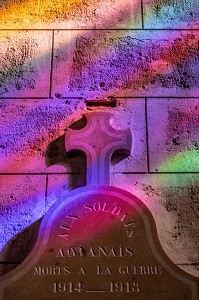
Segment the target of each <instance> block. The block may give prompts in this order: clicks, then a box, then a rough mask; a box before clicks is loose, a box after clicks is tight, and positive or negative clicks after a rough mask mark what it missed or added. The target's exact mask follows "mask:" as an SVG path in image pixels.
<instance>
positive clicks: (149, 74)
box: [0, 1, 198, 247]
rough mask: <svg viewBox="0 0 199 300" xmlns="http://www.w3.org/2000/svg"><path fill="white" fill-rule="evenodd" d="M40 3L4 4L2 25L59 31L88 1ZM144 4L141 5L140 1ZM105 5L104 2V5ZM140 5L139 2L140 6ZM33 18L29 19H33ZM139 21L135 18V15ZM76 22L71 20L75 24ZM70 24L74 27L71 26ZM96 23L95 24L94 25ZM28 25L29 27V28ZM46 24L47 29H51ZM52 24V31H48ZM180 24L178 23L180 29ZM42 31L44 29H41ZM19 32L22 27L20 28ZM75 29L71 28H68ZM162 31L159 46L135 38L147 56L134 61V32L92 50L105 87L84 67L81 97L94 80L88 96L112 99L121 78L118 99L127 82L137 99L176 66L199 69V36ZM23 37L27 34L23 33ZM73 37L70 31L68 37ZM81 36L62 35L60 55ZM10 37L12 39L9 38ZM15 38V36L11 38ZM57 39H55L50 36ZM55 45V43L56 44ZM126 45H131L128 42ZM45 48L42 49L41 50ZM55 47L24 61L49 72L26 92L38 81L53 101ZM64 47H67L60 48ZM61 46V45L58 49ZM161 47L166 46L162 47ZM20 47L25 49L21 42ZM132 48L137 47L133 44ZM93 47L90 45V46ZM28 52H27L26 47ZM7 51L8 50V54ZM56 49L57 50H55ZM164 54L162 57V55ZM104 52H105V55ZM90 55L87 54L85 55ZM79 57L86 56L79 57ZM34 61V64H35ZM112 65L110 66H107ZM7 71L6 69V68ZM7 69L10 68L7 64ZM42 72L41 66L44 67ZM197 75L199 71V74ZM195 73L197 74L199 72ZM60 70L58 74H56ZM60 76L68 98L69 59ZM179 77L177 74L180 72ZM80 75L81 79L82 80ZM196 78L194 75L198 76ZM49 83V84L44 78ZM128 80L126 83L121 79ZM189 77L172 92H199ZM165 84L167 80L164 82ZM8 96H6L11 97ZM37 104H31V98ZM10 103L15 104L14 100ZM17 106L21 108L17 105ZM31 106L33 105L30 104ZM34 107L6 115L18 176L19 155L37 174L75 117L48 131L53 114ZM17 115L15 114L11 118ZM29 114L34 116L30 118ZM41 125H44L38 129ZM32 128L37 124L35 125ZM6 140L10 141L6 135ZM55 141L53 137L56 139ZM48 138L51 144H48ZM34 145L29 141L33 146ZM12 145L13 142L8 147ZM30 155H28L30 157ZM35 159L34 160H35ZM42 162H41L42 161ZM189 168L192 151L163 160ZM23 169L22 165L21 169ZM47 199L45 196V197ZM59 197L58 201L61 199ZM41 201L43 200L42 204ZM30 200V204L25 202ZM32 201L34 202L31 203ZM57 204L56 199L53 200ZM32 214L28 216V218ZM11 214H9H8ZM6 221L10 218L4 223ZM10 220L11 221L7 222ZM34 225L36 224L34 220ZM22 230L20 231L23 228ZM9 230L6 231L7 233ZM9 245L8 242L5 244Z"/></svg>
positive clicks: (6, 165)
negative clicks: (20, 24)
mask: <svg viewBox="0 0 199 300" xmlns="http://www.w3.org/2000/svg"><path fill="white" fill-rule="evenodd" d="M38 3H39V4H38V5H35V1H22V2H21V1H20V2H17V1H16V2H15V4H13V3H12V2H11V3H10V5H9V7H7V8H5V7H3V6H2V8H1V12H0V13H1V21H2V24H6V23H7V24H8V23H9V22H10V24H11V23H12V22H11V21H9V20H11V19H13V16H14V19H13V20H14V22H15V20H16V18H17V16H19V15H20V19H23V20H24V24H27V27H29V25H33V26H34V28H40V26H41V25H40V24H41V20H43V21H45V22H47V23H48V24H49V25H48V26H49V27H50V28H52V27H53V28H56V26H57V25H58V24H59V25H60V21H59V22H57V21H56V16H57V14H58V13H59V12H60V11H62V12H63V13H62V14H60V20H61V21H62V20H65V16H71V15H73V14H75V13H77V10H76V9H78V7H79V5H80V4H81V3H82V1H67V2H65V1H62V2H59V3H57V4H56V9H55V11H54V7H55V3H54V2H52V1H42V3H41V2H38ZM126 3H127V2H123V3H122V6H123V5H124V4H126ZM136 3H138V2H136ZM102 5H103V4H102ZM117 5H118V6H117V7H116V9H119V8H120V6H121V3H120V2H118V4H117ZM136 5H137V4H136ZM80 12H81V10H79V15H80ZM137 14H140V11H139V10H138V9H137ZM103 15H104V18H105V19H106V22H107V24H108V26H109V24H111V26H112V25H113V23H114V22H112V21H111V20H109V11H108V9H107V7H106V6H105V9H104V11H103ZM28 16H29V17H28ZM132 19H133V17H132ZM69 22H70V20H69ZM69 22H68V24H69ZM130 22H131V20H129V19H128V21H127V22H126V25H127V27H128V26H129V25H131V23H130ZM91 23H92V22H91ZM73 24H74V23H71V26H73ZM24 26H25V25H24ZM45 26H46V25H45ZM48 26H46V27H48ZM176 26H177V25H176ZM41 27H42V26H41ZM113 27H114V28H118V24H117V23H116V22H115V23H114V26H113ZM16 28H18V25H16ZM68 28H70V26H69V27H68ZM156 34H157V33H154V36H153V35H152V34H151V36H152V40H153V43H151V42H150V41H148V43H147V42H146V40H147V34H145V37H144V39H143V41H141V40H140V39H141V38H142V35H141V34H140V33H135V34H134V37H133V39H134V40H136V39H137V40H138V46H137V48H136V51H137V49H138V48H139V47H140V49H141V50H143V51H142V57H141V55H139V54H138V51H137V52H136V51H134V50H133V51H132V52H133V53H132V57H131V58H130V57H129V56H128V55H123V56H122V60H121V54H122V53H125V50H126V48H125V47H126V46H125V45H128V42H129V40H130V38H129V31H127V32H126V31H123V32H121V31H120V32H119V31H118V32H117V33H115V34H113V35H112V42H111V43H110V42H109V43H106V42H105V43H104V44H103V45H104V46H105V45H106V46H105V47H104V46H103V47H101V48H100V49H97V50H96V51H98V53H97V55H96V51H93V53H94V55H93V54H92V51H90V61H88V63H90V70H92V72H93V74H98V71H99V65H100V63H101V61H100V59H102V61H103V63H104V64H103V65H102V68H101V70H100V72H101V78H97V79H98V80H99V81H98V84H99V83H100V82H101V83H103V84H101V86H100V88H99V87H98V88H96V90H95V86H94V82H92V83H91V82H90V81H89V80H90V79H89V72H88V68H87V65H85V66H83V67H82V73H81V76H80V77H82V75H84V74H85V75H84V76H85V78H84V79H85V80H86V81H84V79H83V80H82V86H80V85H79V86H77V87H76V90H75V89H74V90H75V92H74V93H75V96H80V93H81V89H83V88H84V85H85V84H86V83H87V80H88V85H87V90H86V92H85V93H84V97H85V98H86V97H89V96H90V91H89V88H91V87H92V88H93V93H92V97H96V96H98V97H106V96H109V95H110V92H112V90H111V89H110V86H111V85H112V79H113V78H114V79H117V78H118V81H119V80H120V83H119V84H118V85H116V87H114V88H113V91H114V93H115V95H116V96H117V94H119V93H120V91H121V90H122V89H123V85H124V81H125V84H127V81H128V80H129V82H130V83H129V84H130V85H132V82H133V83H134V84H135V85H136V88H135V91H134V94H133V95H132V96H137V95H138V94H139V90H140V89H141V88H142V87H143V86H145V87H146V88H147V87H148V86H153V84H154V81H155V80H156V79H157V77H158V78H160V79H161V76H163V75H164V76H166V77H164V78H167V79H168V82H169V80H171V77H172V76H174V75H175V72H176V68H177V67H178V66H179V65H180V64H181V65H183V68H184V69H185V70H184V72H187V70H188V69H189V68H190V64H189V62H191V66H194V67H195V65H197V64H198V32H194V33H192V34H189V33H188V34H187V33H184V34H185V36H186V38H184V39H182V34H181V33H179V32H178V31H176V32H175V33H172V35H171V36H170V37H169V35H168V32H167V31H161V33H159V34H158V36H156ZM9 35H10V37H12V38H13V40H14V41H17V39H18V37H17V35H16V33H14V32H10V33H9ZM22 35H23V34H22ZM66 35H67V33H66ZM78 36H79V32H78V31H74V32H71V33H70V37H69V38H68V39H67V43H65V44H64V43H62V37H60V40H59V38H56V45H58V46H59V51H60V53H61V52H64V51H65V50H66V49H68V48H70V45H71V44H72V43H73V44H74V40H75V39H76V38H77V37H78ZM82 36H84V37H85V36H86V37H87V38H92V36H93V31H89V32H86V31H83V32H82ZM106 38H107V36H106V32H104V34H103V33H100V34H99V35H98V36H97V38H96V41H94V45H92V46H91V50H95V48H96V44H97V43H98V45H100V43H103V41H104V40H106ZM6 39H7V38H6ZM8 39H9V38H8ZM50 39H51V37H50ZM122 39H123V43H120V42H119V41H121V40H122ZM160 39H161V45H160V44H158V47H157V44H156V42H157V41H158V40H160ZM50 41H51V40H50ZM24 42H25V44H27V43H29V40H28V39H25V40H24ZM125 43H126V44H125ZM41 45H42V46H41ZM49 45H50V43H48V44H46V43H43V44H42V43H40V46H39V49H40V51H38V49H36V48H35V49H33V50H32V51H33V52H34V53H32V52H31V53H30V54H31V55H29V56H27V59H26V60H25V61H24V63H23V68H24V74H25V70H26V68H30V67H31V68H32V69H34V67H35V65H37V66H40V64H41V62H43V61H45V63H44V65H43V69H44V70H45V72H43V77H41V78H40V80H39V82H38V77H37V73H35V74H36V75H35V74H34V75H33V77H32V81H28V83H27V85H26V86H25V89H26V88H28V89H29V90H30V94H29V95H31V93H32V91H34V85H33V84H32V83H34V82H36V85H37V90H38V91H40V92H41V93H40V95H41V94H42V95H44V96H46V97H48V95H49V86H50V63H51V62H50V58H51V52H49V48H50V47H49ZM60 45H61V46H60ZM122 45H123V46H124V49H123V51H122V50H121V49H120V47H122ZM142 45H144V47H143V49H142ZM58 46H57V47H58ZM159 46H160V47H159ZM17 47H20V43H19V45H18V46H17ZM130 47H131V44H130ZM87 48H89V47H87ZM23 49H26V48H23ZM115 49H117V51H118V52H117V51H115ZM4 50H5V51H4ZM55 50H56V49H55ZM7 51H14V50H12V49H11V48H8V49H4V48H3V51H2V55H3V56H6V55H7V54H8V52H7ZM158 51H159V53H158ZM99 52H100V53H99ZM25 54H27V53H26V50H25V51H24V52H23V51H22V52H21V55H22V56H23V55H25ZM83 56H84V55H83ZM153 56H156V58H155V59H154V60H153V61H151V58H153ZM107 57H108V58H109V61H107V59H106V58H107ZM79 58H81V57H80V56H79ZM30 61H31V65H30V64H29V63H30ZM106 62H108V63H107V64H106ZM114 62H117V64H115V65H114ZM20 64H21V63H20V62H19V64H16V66H15V68H8V70H7V71H6V72H5V73H4V74H3V75H4V78H3V83H4V84H6V85H8V86H9V85H10V86H12V85H13V80H16V78H17V76H19V75H20V74H19V75H18V74H17V70H18V67H20ZM111 64H112V65H114V67H112V65H111ZM134 65H135V66H136V68H134V69H133V66H134ZM2 67H3V69H4V65H3V66H2ZM5 68H6V65H5ZM38 68H39V67H38ZM146 69H147V70H146ZM194 71H195V70H194ZM194 71H193V73H194ZM54 72H55V71H54ZM56 73H57V74H58V75H57V78H56V86H54V91H56V90H57V91H58V92H59V93H60V94H61V95H64V94H65V90H66V82H65V80H66V79H67V78H66V73H67V72H66V68H65V61H64V60H63V61H61V60H60V62H58V64H57V71H56ZM176 74H177V73H176ZM78 78H79V77H78V76H77V79H78ZM193 78H194V77H193ZM42 79H43V80H42ZM121 79H122V80H121ZM160 79H159V81H157V82H159V83H160V82H161V80H160ZM44 81H45V82H47V84H46V85H45V86H44ZM189 81H190V80H189V79H188V78H187V79H186V81H185V82H181V81H178V82H177V83H176V84H174V85H173V86H172V88H176V86H177V87H178V86H180V87H181V88H182V87H183V85H185V86H184V87H183V88H184V89H185V90H186V91H189V89H190V88H195V89H196V90H198V85H197V75H196V74H195V82H192V83H191V85H190V84H189ZM161 83H162V82H161ZM70 85H71V86H72V83H71V82H70ZM170 87H171V86H170V85H169V83H168V87H167V88H168V93H169V89H170ZM15 91H16V95H15V94H14V92H13V95H12V97H22V96H23V95H24V88H23V86H22V87H21V89H20V92H19V91H18V90H17V89H15ZM5 96H6V93H5ZM30 101H31V100H30ZM8 103H9V104H10V101H9V102H8ZM13 105H16V106H17V104H14V102H13V104H12V106H13ZM54 105H55V111H56V112H57V109H56V107H57V104H56V103H55V104H54ZM6 106H7V105H6V104H5V108H6ZM30 106H31V104H30ZM72 109H73V103H72V102H71V111H70V113H69V114H70V115H73V118H74V119H76V118H77V117H76V115H79V113H80V110H81V109H82V108H77V112H74V111H72ZM28 114H29V109H27V110H26V109H25V110H24V115H20V113H18V112H14V115H15V118H14V120H13V119H12V117H10V119H9V118H8V117H5V125H4V124H2V127H1V129H2V132H3V131H4V130H5V131H7V130H8V131H10V138H12V135H13V136H16V134H17V135H18V136H17V137H16V138H15V140H14V143H13V144H12V143H9V141H8V142H6V143H5V140H3V143H4V144H6V151H7V153H8V154H9V155H8V156H9V160H10V162H8V161H5V158H4V157H3V158H2V161H3V162H2V165H3V169H2V172H8V173H14V172H17V171H19V172H20V162H19V163H18V164H17V166H15V164H13V161H14V160H16V157H17V156H18V157H19V159H18V160H19V161H20V159H21V154H22V155H23V152H24V153H25V155H24V156H25V158H24V159H23V162H22V163H21V164H24V165H26V166H27V169H28V170H29V171H30V170H32V172H34V171H35V166H36V165H37V154H38V149H43V150H42V151H43V154H44V148H45V147H44V145H45V146H46V145H47V144H48V142H49V136H50V133H51V130H52V131H53V129H54V126H55V122H56V123H57V128H60V127H61V128H64V127H65V118H66V117H67V118H68V116H69V114H68V115H67V116H63V115H62V116H61V117H60V113H59V111H58V112H57V119H56V120H54V121H53V122H52V124H51V126H50V128H49V130H48V131H47V132H46V129H45V126H44V125H43V124H44V123H45V121H46V123H48V122H49V120H48V119H47V118H48V112H46V114H45V111H44V113H41V111H39V110H38V113H37V119H35V115H32V114H31V113H30V114H29V115H28ZM10 116H11V114H10ZM27 116H28V117H27ZM28 120H30V123H29V122H28ZM38 123H39V124H40V125H39V126H38ZM21 124H24V128H25V129H24V130H23V131H22V134H20V130H21V129H19V131H18V130H17V128H19V127H20V126H21ZM30 125H31V126H30ZM32 128H37V129H36V130H35V131H34V134H32V130H31V129H32ZM58 136H59V134H58V132H57V134H56V137H58ZM4 138H5V139H6V137H4ZM51 138H52V136H51ZM53 138H55V136H54V135H53ZM44 140H45V143H44ZM27 141H28V142H27ZM7 143H8V144H7ZM30 144H31V145H33V148H34V146H35V150H34V149H33V150H31V151H30V150H29V149H30ZM16 148H17V149H19V150H18V153H14V154H13V152H14V149H16ZM27 153H28V156H27ZM33 157H34V158H33ZM40 161H41V160H40ZM189 163H190V170H191V169H192V167H193V166H194V165H195V164H198V155H197V152H195V151H192V155H191V158H190V160H189ZM186 164H187V152H186V150H184V152H183V153H178V154H177V155H172V156H171V158H170V159H169V160H168V161H163V162H160V168H159V171H162V172H164V171H167V170H170V171H172V170H176V167H178V166H179V165H180V166H185V165H186ZM21 167H22V166H21ZM14 178H15V180H17V182H18V185H20V182H21V179H20V178H19V179H17V177H16V176H15V177H14ZM9 185H10V182H9V180H8V181H7V182H6V183H5V186H6V187H7V188H8V189H9ZM52 189H53V191H54V192H55V193H56V191H58V188H57V186H56V184H54V185H53V188H52ZM35 195H37V196H38V199H41V201H44V200H45V198H44V196H43V194H42V196H40V193H38V191H36V192H35ZM40 197H41V198H40ZM55 198H56V197H55ZM23 199H24V200H25V202H26V204H25V205H24V204H22V206H23V207H24V209H26V208H27V209H28V210H31V209H32V207H33V206H32V204H30V203H29V199H30V195H29V194H28V193H27V191H24V194H23ZM39 201H40V200H39ZM22 202H24V201H22ZM30 202H31V201H30ZM49 202H51V201H49ZM2 205H5V206H6V207H8V206H9V208H10V205H11V204H10V203H3V204H2ZM15 209H16V208H15V207H14V206H13V211H15ZM25 215H26V214H25ZM5 216H6V215H5ZM5 216H4V215H3V222H2V224H3V227H4V228H5V224H9V223H10V219H9V220H7V219H6V217H5ZM37 216H38V217H40V216H41V211H40V208H38V207H37V208H35V218H34V220H35V219H36V218H37ZM4 217H5V219H4ZM11 218H12V221H14V222H15V221H16V220H18V219H19V218H20V216H19V215H18V214H15V215H14V214H13V215H12V216H11ZM4 221H5V222H4ZM30 222H31V220H30ZM17 228H18V229H17ZM23 228H25V225H23V227H21V226H19V227H18V226H16V228H15V229H16V230H14V231H13V232H12V230H11V231H10V235H8V236H9V238H11V236H12V235H15V234H17V233H18V232H20V231H21V230H22V229H23ZM2 232H3V230H2ZM5 235H6V236H7V233H5ZM7 241H8V238H6V239H5V238H3V242H4V243H5V242H7ZM2 247H3V244H2Z"/></svg>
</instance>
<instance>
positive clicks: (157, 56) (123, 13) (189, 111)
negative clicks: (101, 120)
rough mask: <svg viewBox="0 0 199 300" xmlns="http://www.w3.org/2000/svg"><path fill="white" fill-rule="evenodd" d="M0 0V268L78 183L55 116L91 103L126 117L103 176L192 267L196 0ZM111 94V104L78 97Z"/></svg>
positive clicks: (117, 122) (197, 164)
mask: <svg viewBox="0 0 199 300" xmlns="http://www.w3.org/2000/svg"><path fill="white" fill-rule="evenodd" d="M1 3H2V4H0V13H1V28H0V54H1V55H0V116H1V121H0V122H1V123H0V124H1V135H0V153H1V163H0V180H1V181H0V190H1V199H0V248H1V250H2V252H1V254H0V270H1V272H2V273H3V272H6V271H8V270H9V269H11V268H12V267H14V266H16V265H17V264H18V263H19V262H21V261H22V260H23V259H24V257H25V256H26V254H27V253H28V251H29V249H31V246H32V244H34V241H35V238H36V235H37V230H38V227H39V221H40V219H41V218H42V216H43V215H44V214H45V212H46V211H47V209H48V208H49V207H50V205H52V204H53V203H54V201H56V200H57V199H65V198H66V197H67V193H68V192H69V190H71V189H74V188H77V187H79V186H82V185H85V158H84V157H82V155H81V154H78V155H77V156H75V157H73V156H70V155H67V154H66V153H65V149H64V134H65V131H66V128H67V126H69V125H70V124H72V123H73V122H75V121H77V120H78V119H80V118H81V115H82V113H85V112H92V111H94V110H103V111H111V112H113V113H114V114H115V116H114V120H113V126H115V127H116V128H117V129H124V128H127V127H130V128H131V130H132V133H133V149H132V153H131V155H130V156H129V157H122V158H123V159H122V160H121V159H115V161H114V159H113V166H112V173H111V176H112V185H114V186H118V187H121V188H124V189H126V190H129V191H131V192H132V193H133V194H135V195H136V196H138V197H139V198H140V199H141V200H142V201H143V202H145V204H146V205H147V206H148V207H149V209H150V210H151V212H152V214H153V216H154V218H155V221H156V224H157V229H158V234H159V238H160V241H161V244H162V246H163V248H164V250H165V252H166V253H167V255H168V256H169V257H170V258H171V259H172V260H173V261H174V262H175V263H176V264H177V265H179V267H181V268H183V269H184V270H186V271H187V272H189V273H191V274H193V275H196V276H198V274H199V257H198V253H199V245H198V237H199V204H198V203H199V202H198V198H199V46H198V45H199V22H198V20H199V4H198V1H197V0H189V1H188V0H183V1H182V0H173V1H171V0H123V1H116V0H108V1H105V0H104V1H103V0H100V1H96V0H74V1H64V0H56V1H55V0H40V1H39V0H27V1H24V0H23V1H17V0H12V1H11V0H4V1H1ZM108 96H114V97H116V98H117V101H118V105H117V107H115V108H110V107H108V108H105V107H99V108H95V107H86V105H85V99H105V98H106V97H108Z"/></svg>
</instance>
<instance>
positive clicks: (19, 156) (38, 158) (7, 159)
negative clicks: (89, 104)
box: [0, 99, 84, 173]
mask: <svg viewBox="0 0 199 300" xmlns="http://www.w3.org/2000/svg"><path fill="white" fill-rule="evenodd" d="M0 106H1V136H0V140H1V142H0V145H1V149H0V150H1V164H0V171H1V172H4V173H14V172H16V173H20V172H32V173H35V172H44V171H47V172H48V168H47V167H46V165H45V153H46V164H47V166H50V165H51V164H53V163H54V164H59V163H60V162H61V163H63V164H64V163H66V162H65V159H66V155H65V150H64V139H63V143H62V136H63V135H64V131H65V128H66V127H67V126H68V125H70V123H72V122H73V120H74V119H75V118H77V117H78V116H80V117H81V110H82V109H83V108H84V104H83V102H82V101H80V100H75V99H73V100H70V101H69V100H61V99H55V100H19V99H17V100H1V101H0ZM58 138H59V140H58V142H56V141H55V142H54V143H53V144H51V147H50V153H49V151H48V149H47V147H48V145H49V144H50V142H52V141H54V140H56V139H58ZM62 144H63V147H62ZM65 166H66V165H65ZM52 172H54V169H53V171H52Z"/></svg>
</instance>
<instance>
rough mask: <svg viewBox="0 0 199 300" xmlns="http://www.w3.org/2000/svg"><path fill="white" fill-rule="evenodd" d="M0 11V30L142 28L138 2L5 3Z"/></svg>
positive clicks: (7, 0)
mask: <svg viewBox="0 0 199 300" xmlns="http://www.w3.org/2000/svg"><path fill="white" fill-rule="evenodd" d="M1 2H2V1H1ZM0 8H1V28H64V29H65V28H96V27H97V28H115V27H116V28H137V27H140V28H141V2H140V0H134V1H131V0H124V1H117V0H109V1H105V0H100V1H96V0H94V1H93V0H86V1H84V0H68V1H65V0H41V1H38V0H27V1H20V2H19V1H17V0H12V1H10V0H4V1H3V3H1V5H0Z"/></svg>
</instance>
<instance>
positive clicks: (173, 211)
mask: <svg viewBox="0 0 199 300" xmlns="http://www.w3.org/2000/svg"><path fill="white" fill-rule="evenodd" d="M198 182H199V175H193V174H192V175H190V174H154V175H152V174H150V175H149V174H144V175H138V174H136V175H130V174H128V175H122V174H114V175H113V178H112V184H113V185H114V186H117V187H121V188H123V189H125V190H127V191H130V192H131V193H133V194H134V195H136V196H137V197H139V198H140V199H142V201H143V202H144V203H145V204H146V205H147V206H148V208H149V209H150V211H151V212H152V214H153V216H154V218H155V222H156V226H157V230H158V237H159V239H160V242H161V245H162V247H163V249H164V251H165V252H166V254H167V255H168V256H169V257H170V259H171V260H173V261H174V262H175V263H176V264H178V265H179V267H181V268H182V269H184V270H186V271H187V272H189V273H190V274H192V275H194V276H199V271H198V268H197V266H199V258H198V253H199V245H198V228H199V221H198V216H199V204H198V197H199V184H198Z"/></svg>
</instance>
